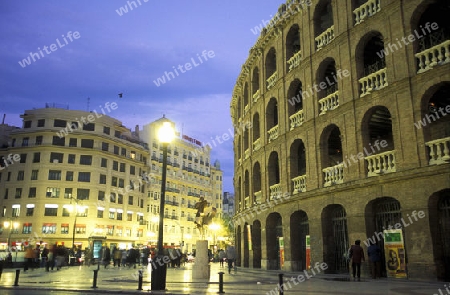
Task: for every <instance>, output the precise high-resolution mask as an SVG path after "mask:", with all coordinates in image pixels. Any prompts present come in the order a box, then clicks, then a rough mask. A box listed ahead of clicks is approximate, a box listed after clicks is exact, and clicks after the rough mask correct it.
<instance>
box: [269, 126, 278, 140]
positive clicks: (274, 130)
mask: <svg viewBox="0 0 450 295" xmlns="http://www.w3.org/2000/svg"><path fill="white" fill-rule="evenodd" d="M267 133H268V134H269V142H272V141H274V140H275V139H277V138H278V125H277V126H274V127H272V128H270V130H269V131H267Z"/></svg>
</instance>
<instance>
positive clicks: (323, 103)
mask: <svg viewBox="0 0 450 295" xmlns="http://www.w3.org/2000/svg"><path fill="white" fill-rule="evenodd" d="M338 106H339V91H336V92H334V93H331V94H330V95H327V96H325V97H324V98H322V99H320V100H319V109H320V113H319V115H325V114H326V112H328V111H331V110H334V109H335V108H337V107H338Z"/></svg>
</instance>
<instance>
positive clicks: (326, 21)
mask: <svg viewBox="0 0 450 295" xmlns="http://www.w3.org/2000/svg"><path fill="white" fill-rule="evenodd" d="M332 30H333V6H332V5H331V0H322V1H319V3H318V4H317V6H316V9H315V13H314V37H315V40H316V48H317V50H320V49H321V48H322V47H323V46H325V45H327V44H328V43H329V42H331V41H332V40H333V39H334V32H331V31H332ZM327 33H328V34H327Z"/></svg>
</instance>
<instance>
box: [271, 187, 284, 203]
mask: <svg viewBox="0 0 450 295" xmlns="http://www.w3.org/2000/svg"><path fill="white" fill-rule="evenodd" d="M281 189H282V188H281V183H277V184H274V185H271V186H270V187H269V191H270V200H273V199H279V198H280V197H281V195H282V192H281Z"/></svg>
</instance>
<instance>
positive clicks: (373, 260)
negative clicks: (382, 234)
mask: <svg viewBox="0 0 450 295" xmlns="http://www.w3.org/2000/svg"><path fill="white" fill-rule="evenodd" d="M367 256H369V263H370V271H371V273H372V279H376V278H381V249H380V247H378V245H377V244H375V242H373V241H370V246H369V248H367Z"/></svg>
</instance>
